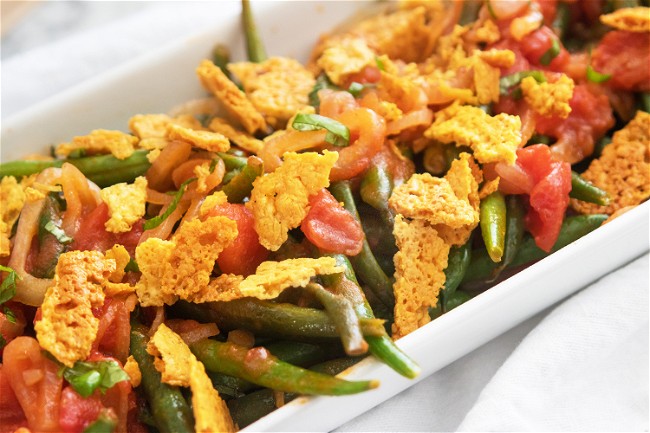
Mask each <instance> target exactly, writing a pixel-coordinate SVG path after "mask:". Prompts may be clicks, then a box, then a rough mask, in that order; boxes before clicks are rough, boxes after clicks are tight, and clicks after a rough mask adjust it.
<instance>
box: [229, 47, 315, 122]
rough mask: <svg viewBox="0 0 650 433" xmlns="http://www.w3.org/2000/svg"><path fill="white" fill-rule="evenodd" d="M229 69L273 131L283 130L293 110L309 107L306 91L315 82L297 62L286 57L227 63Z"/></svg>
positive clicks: (293, 112) (309, 73)
mask: <svg viewBox="0 0 650 433" xmlns="http://www.w3.org/2000/svg"><path fill="white" fill-rule="evenodd" d="M228 69H229V70H230V71H232V73H233V74H234V75H235V76H237V78H239V80H240V81H241V83H242V84H243V86H244V90H245V91H246V96H247V97H248V99H249V100H250V101H251V102H252V103H253V105H254V106H255V108H256V109H257V110H258V111H259V112H260V113H262V114H263V115H264V117H265V119H266V121H267V122H268V123H269V124H270V125H272V126H273V127H275V128H280V127H283V126H284V125H285V124H286V123H287V120H289V118H291V116H293V115H294V114H295V113H296V111H299V110H301V109H303V108H304V107H306V106H308V105H309V92H311V90H312V89H313V87H314V84H315V83H316V80H315V79H314V76H313V75H312V73H311V72H309V71H308V70H307V69H305V67H304V66H302V64H300V62H298V61H297V60H295V59H291V58H287V57H271V58H269V59H267V60H265V61H263V62H261V63H253V62H240V63H230V64H229V65H228ZM249 132H251V131H249Z"/></svg>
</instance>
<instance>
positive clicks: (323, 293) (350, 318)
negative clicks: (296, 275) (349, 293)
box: [305, 283, 368, 356]
mask: <svg viewBox="0 0 650 433" xmlns="http://www.w3.org/2000/svg"><path fill="white" fill-rule="evenodd" d="M305 289H307V290H308V291H309V292H311V293H312V294H313V295H314V296H316V298H317V299H318V300H319V301H320V302H321V304H323V307H325V310H326V311H327V315H328V316H329V317H330V319H331V320H332V322H334V325H335V326H336V330H337V331H338V333H339V335H340V336H341V343H343V348H344V349H345V353H347V354H348V355H350V356H357V355H362V354H364V353H366V352H367V351H368V343H366V341H365V340H364V339H363V335H362V333H361V328H360V326H359V318H358V317H357V314H356V312H355V311H354V308H353V307H352V304H351V303H350V301H349V300H348V299H346V298H345V297H343V296H339V295H335V294H334V293H331V292H329V291H327V290H326V289H325V288H324V287H323V286H321V285H320V284H316V283H310V284H308V285H307V286H306V287H305Z"/></svg>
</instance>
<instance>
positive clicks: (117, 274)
mask: <svg viewBox="0 0 650 433" xmlns="http://www.w3.org/2000/svg"><path fill="white" fill-rule="evenodd" d="M104 255H105V257H106V258H107V259H113V260H115V271H113V273H111V275H109V277H108V280H109V281H110V282H112V283H119V282H120V281H122V278H124V274H125V273H126V272H125V271H124V268H125V267H126V265H128V264H129V262H130V261H131V256H130V255H129V252H128V251H127V250H126V248H124V246H123V245H120V244H115V245H113V246H112V247H111V249H110V250H107V251H106V252H105V253H104Z"/></svg>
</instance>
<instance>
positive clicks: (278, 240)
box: [246, 150, 338, 251]
mask: <svg viewBox="0 0 650 433" xmlns="http://www.w3.org/2000/svg"><path fill="white" fill-rule="evenodd" d="M337 159H338V153H337V152H329V151H327V150H326V151H324V152H323V154H322V155H320V154H318V153H315V152H305V153H295V152H287V153H285V154H284V163H283V164H282V165H281V166H280V167H278V168H277V169H276V170H275V171H274V172H273V173H269V174H267V175H265V176H260V177H258V178H257V179H256V180H255V182H254V183H253V191H252V192H251V198H250V201H249V202H248V203H246V207H248V208H249V209H250V210H251V212H252V213H253V217H254V218H255V231H256V232H257V234H258V236H259V238H260V243H261V244H262V245H263V246H264V247H265V248H267V249H269V250H271V251H276V250H277V249H278V248H280V246H281V245H282V244H283V243H284V242H285V241H286V240H287V233H288V232H289V230H290V229H293V228H296V227H298V226H299V225H300V223H301V222H302V220H303V219H304V218H305V216H307V212H309V196H310V195H313V194H316V193H317V192H318V191H320V190H321V189H322V188H326V187H327V186H329V173H330V170H331V169H332V167H333V166H334V163H336V160H337Z"/></svg>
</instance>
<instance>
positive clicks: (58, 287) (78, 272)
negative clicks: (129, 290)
mask: <svg viewBox="0 0 650 433" xmlns="http://www.w3.org/2000/svg"><path fill="white" fill-rule="evenodd" d="M114 271H115V261H114V260H110V259H105V258H104V255H103V254H102V253H100V252H98V251H71V252H68V253H63V254H61V256H60V257H59V262H58V263H57V265H56V273H55V276H54V284H53V285H52V286H51V287H50V288H49V289H47V291H46V292H45V299H44V300H43V304H42V305H41V312H42V318H41V320H39V321H37V322H36V323H35V325H34V329H35V331H36V338H37V339H38V342H39V343H40V345H41V347H42V348H43V349H44V350H47V351H48V352H50V353H51V354H52V355H53V356H54V357H55V358H56V359H57V360H59V361H60V362H61V363H63V364H64V365H66V366H68V367H72V366H73V365H74V363H75V361H79V360H83V359H86V358H87V357H88V355H90V350H91V348H92V344H93V342H94V341H95V338H96V337H97V329H98V327H99V319H97V318H96V317H95V316H94V315H93V309H94V308H99V307H101V306H102V305H103V304H104V289H103V284H104V283H105V282H106V281H107V279H108V277H109V276H110V275H111V274H112V273H113V272H114Z"/></svg>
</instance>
